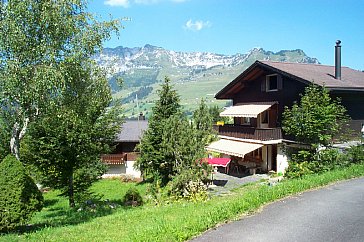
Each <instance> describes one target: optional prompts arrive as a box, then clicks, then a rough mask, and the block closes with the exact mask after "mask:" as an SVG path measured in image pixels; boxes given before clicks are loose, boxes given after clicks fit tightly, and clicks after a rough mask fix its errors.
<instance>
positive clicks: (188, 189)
mask: <svg viewBox="0 0 364 242" xmlns="http://www.w3.org/2000/svg"><path fill="white" fill-rule="evenodd" d="M208 174H209V172H208V170H205V168H204V167H198V166H196V167H193V168H190V169H186V170H184V171H182V172H181V173H180V174H178V175H176V176H175V177H174V178H173V179H172V181H171V182H170V183H169V184H168V193H169V195H170V196H172V197H173V198H175V199H176V200H178V199H187V200H193V201H198V200H206V199H207V183H208V182H209V181H210V180H209V179H208Z"/></svg>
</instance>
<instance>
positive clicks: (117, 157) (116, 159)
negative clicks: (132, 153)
mask: <svg viewBox="0 0 364 242" xmlns="http://www.w3.org/2000/svg"><path fill="white" fill-rule="evenodd" d="M101 160H102V161H103V162H104V163H106V164H108V165H121V164H124V163H125V161H126V154H125V153H123V154H107V155H101Z"/></svg>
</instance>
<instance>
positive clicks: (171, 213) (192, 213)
mask: <svg viewBox="0 0 364 242" xmlns="http://www.w3.org/2000/svg"><path fill="white" fill-rule="evenodd" d="M363 175H364V165H363V164H361V165H353V166H351V167H349V168H345V169H341V170H336V171H331V172H328V173H325V174H322V175H311V176H307V177H305V178H303V179H299V180H286V181H283V182H281V183H279V184H278V185H276V186H268V185H267V184H265V183H255V184H250V185H246V186H243V187H241V188H239V189H235V190H234V191H233V192H232V193H231V194H230V195H225V196H219V197H212V198H211V199H209V200H208V201H206V202H199V203H193V202H179V203H172V204H166V205H161V206H154V205H152V204H146V205H144V206H143V207H140V208H125V207H122V206H119V207H118V208H116V209H110V208H108V207H104V208H103V209H98V210H96V211H80V212H77V211H74V210H71V209H68V205H67V200H66V199H64V198H60V197H57V193H56V192H48V193H46V194H45V199H46V206H45V208H44V209H43V210H42V211H41V212H40V213H38V214H37V215H36V216H35V217H34V218H33V220H32V221H31V223H32V224H33V226H30V227H29V231H28V232H25V233H20V234H16V233H14V234H8V235H3V236H1V237H0V241H183V240H187V239H190V238H192V237H193V236H196V235H198V234H200V233H202V232H203V231H206V230H207V229H209V228H212V227H214V226H216V225H217V224H221V223H224V222H226V221H229V220H234V219H237V218H239V217H241V216H242V215H244V214H246V213H251V212H253V211H256V210H257V209H259V208H260V207H261V206H262V205H264V204H267V203H269V202H271V201H274V200H277V199H280V198H282V197H286V196H289V195H292V194H296V193H299V192H302V191H304V190H307V189H312V188H315V187H319V186H323V185H326V184H329V183H332V182H335V181H338V180H343V179H350V178H353V177H360V176H363ZM130 186H135V187H136V188H137V189H138V190H139V191H140V192H141V194H145V190H146V185H145V184H143V185H136V184H133V183H121V182H120V181H119V180H103V181H100V182H98V183H96V184H95V185H94V187H93V190H94V191H97V192H100V193H103V194H104V198H103V199H109V200H110V202H112V203H120V200H121V198H122V196H123V195H124V194H125V192H126V190H127V189H128V188H129V187H130Z"/></svg>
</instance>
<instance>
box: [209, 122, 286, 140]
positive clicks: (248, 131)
mask: <svg viewBox="0 0 364 242" xmlns="http://www.w3.org/2000/svg"><path fill="white" fill-rule="evenodd" d="M214 128H215V130H216V131H218V133H219V135H223V136H229V137H234V138H240V139H253V140H261V141H267V140H278V139H282V138H283V135H282V129H281V128H264V129H263V128H255V127H246V126H239V125H229V124H228V125H224V126H214Z"/></svg>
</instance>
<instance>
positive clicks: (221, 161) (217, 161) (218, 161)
mask: <svg viewBox="0 0 364 242" xmlns="http://www.w3.org/2000/svg"><path fill="white" fill-rule="evenodd" d="M207 163H209V165H212V166H222V167H227V166H228V165H229V163H230V159H229V158H208V159H207Z"/></svg>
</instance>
